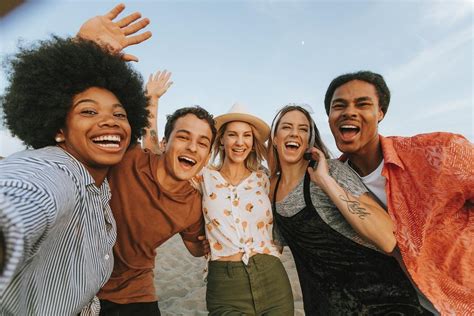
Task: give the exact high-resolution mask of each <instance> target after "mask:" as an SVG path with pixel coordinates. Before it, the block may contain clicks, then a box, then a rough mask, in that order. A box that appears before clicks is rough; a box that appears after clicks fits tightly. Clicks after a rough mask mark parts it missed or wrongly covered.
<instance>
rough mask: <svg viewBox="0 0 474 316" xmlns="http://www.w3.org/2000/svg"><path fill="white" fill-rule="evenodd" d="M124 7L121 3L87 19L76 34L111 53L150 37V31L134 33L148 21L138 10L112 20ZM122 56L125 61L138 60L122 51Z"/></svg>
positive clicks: (118, 51)
mask: <svg viewBox="0 0 474 316" xmlns="http://www.w3.org/2000/svg"><path fill="white" fill-rule="evenodd" d="M124 9H125V5H124V4H123V3H121V4H119V5H117V6H116V7H115V8H113V9H112V10H111V11H110V12H109V13H107V14H105V15H99V16H96V17H93V18H91V19H89V20H87V21H86V22H85V23H84V24H83V25H82V26H81V28H80V30H79V32H78V33H77V36H78V37H80V38H84V39H88V40H91V41H94V42H96V43H97V44H98V45H100V46H102V47H104V48H106V49H107V50H108V51H109V52H111V53H120V52H122V51H123V49H125V48H126V47H128V46H130V45H136V44H139V43H141V42H144V41H146V40H147V39H149V38H150V37H151V32H150V31H147V32H144V33H141V34H137V35H134V34H135V33H137V32H138V31H140V30H142V29H143V28H145V27H146V26H147V25H148V24H149V23H150V20H149V19H147V18H143V19H141V14H140V13H139V12H135V13H132V14H130V15H128V16H126V17H124V18H122V19H120V20H119V21H117V22H114V21H112V20H113V19H115V18H116V17H117V16H118V15H119V14H120V13H121V12H122V11H123V10H124ZM137 20H138V21H137ZM122 58H123V59H124V60H126V61H138V58H137V57H136V56H134V55H131V54H125V53H123V55H122Z"/></svg>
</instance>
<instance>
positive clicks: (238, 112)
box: [214, 103, 270, 143]
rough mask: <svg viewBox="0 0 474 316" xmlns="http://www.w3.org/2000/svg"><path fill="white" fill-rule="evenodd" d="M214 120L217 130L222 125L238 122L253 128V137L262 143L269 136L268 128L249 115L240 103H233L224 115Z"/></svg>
mask: <svg viewBox="0 0 474 316" xmlns="http://www.w3.org/2000/svg"><path fill="white" fill-rule="evenodd" d="M214 120H215V121H216V128H217V130H219V129H220V128H221V126H222V125H224V124H225V123H229V122H235V121H238V122H245V123H248V124H250V125H252V126H253V127H255V130H256V135H255V137H256V138H257V139H258V140H259V141H261V142H262V143H263V142H265V141H266V140H267V139H268V137H269V136H270V126H268V124H267V123H265V122H264V121H263V120H261V119H259V118H258V117H256V116H255V115H253V114H250V113H249V111H247V109H246V107H245V106H244V105H243V104H241V103H235V104H234V105H232V107H231V108H230V110H229V111H228V112H227V113H226V114H222V115H219V116H216V117H215V118H214Z"/></svg>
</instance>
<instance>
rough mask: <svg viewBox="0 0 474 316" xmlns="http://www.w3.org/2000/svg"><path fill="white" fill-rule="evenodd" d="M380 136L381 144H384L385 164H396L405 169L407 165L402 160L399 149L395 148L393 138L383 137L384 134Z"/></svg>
mask: <svg viewBox="0 0 474 316" xmlns="http://www.w3.org/2000/svg"><path fill="white" fill-rule="evenodd" d="M379 137H380V145H381V146H382V154H383V159H384V161H385V164H394V165H396V166H397V167H399V168H401V169H403V170H405V165H404V164H403V162H402V161H401V160H400V157H399V156H398V153H397V150H396V149H395V147H394V145H393V139H392V138H389V137H383V136H382V135H379Z"/></svg>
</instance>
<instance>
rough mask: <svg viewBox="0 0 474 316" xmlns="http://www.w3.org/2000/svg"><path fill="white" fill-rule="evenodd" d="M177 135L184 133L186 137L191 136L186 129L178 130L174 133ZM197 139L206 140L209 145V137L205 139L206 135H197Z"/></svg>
mask: <svg viewBox="0 0 474 316" xmlns="http://www.w3.org/2000/svg"><path fill="white" fill-rule="evenodd" d="M178 133H185V134H187V135H191V132H190V131H188V130H187V129H179V130H177V131H176V134H178ZM198 137H199V138H204V139H207V140H208V141H209V143H210V142H211V139H210V138H209V137H207V136H206V135H199V136H198Z"/></svg>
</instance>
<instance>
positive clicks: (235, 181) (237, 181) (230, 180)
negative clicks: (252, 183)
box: [218, 169, 251, 186]
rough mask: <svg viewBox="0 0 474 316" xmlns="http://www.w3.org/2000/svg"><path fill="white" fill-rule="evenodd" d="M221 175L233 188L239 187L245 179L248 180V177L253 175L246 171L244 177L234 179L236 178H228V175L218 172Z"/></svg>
mask: <svg viewBox="0 0 474 316" xmlns="http://www.w3.org/2000/svg"><path fill="white" fill-rule="evenodd" d="M218 171H219V173H220V174H221V176H222V178H224V180H225V181H226V182H227V183H229V184H231V185H233V186H238V185H239V184H241V183H242V181H244V180H245V179H247V178H248V176H249V175H250V174H251V172H250V171H249V170H247V169H246V173H245V174H243V175H239V176H237V177H234V178H231V177H230V176H228V175H227V174H225V173H224V172H223V171H222V170H218Z"/></svg>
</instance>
